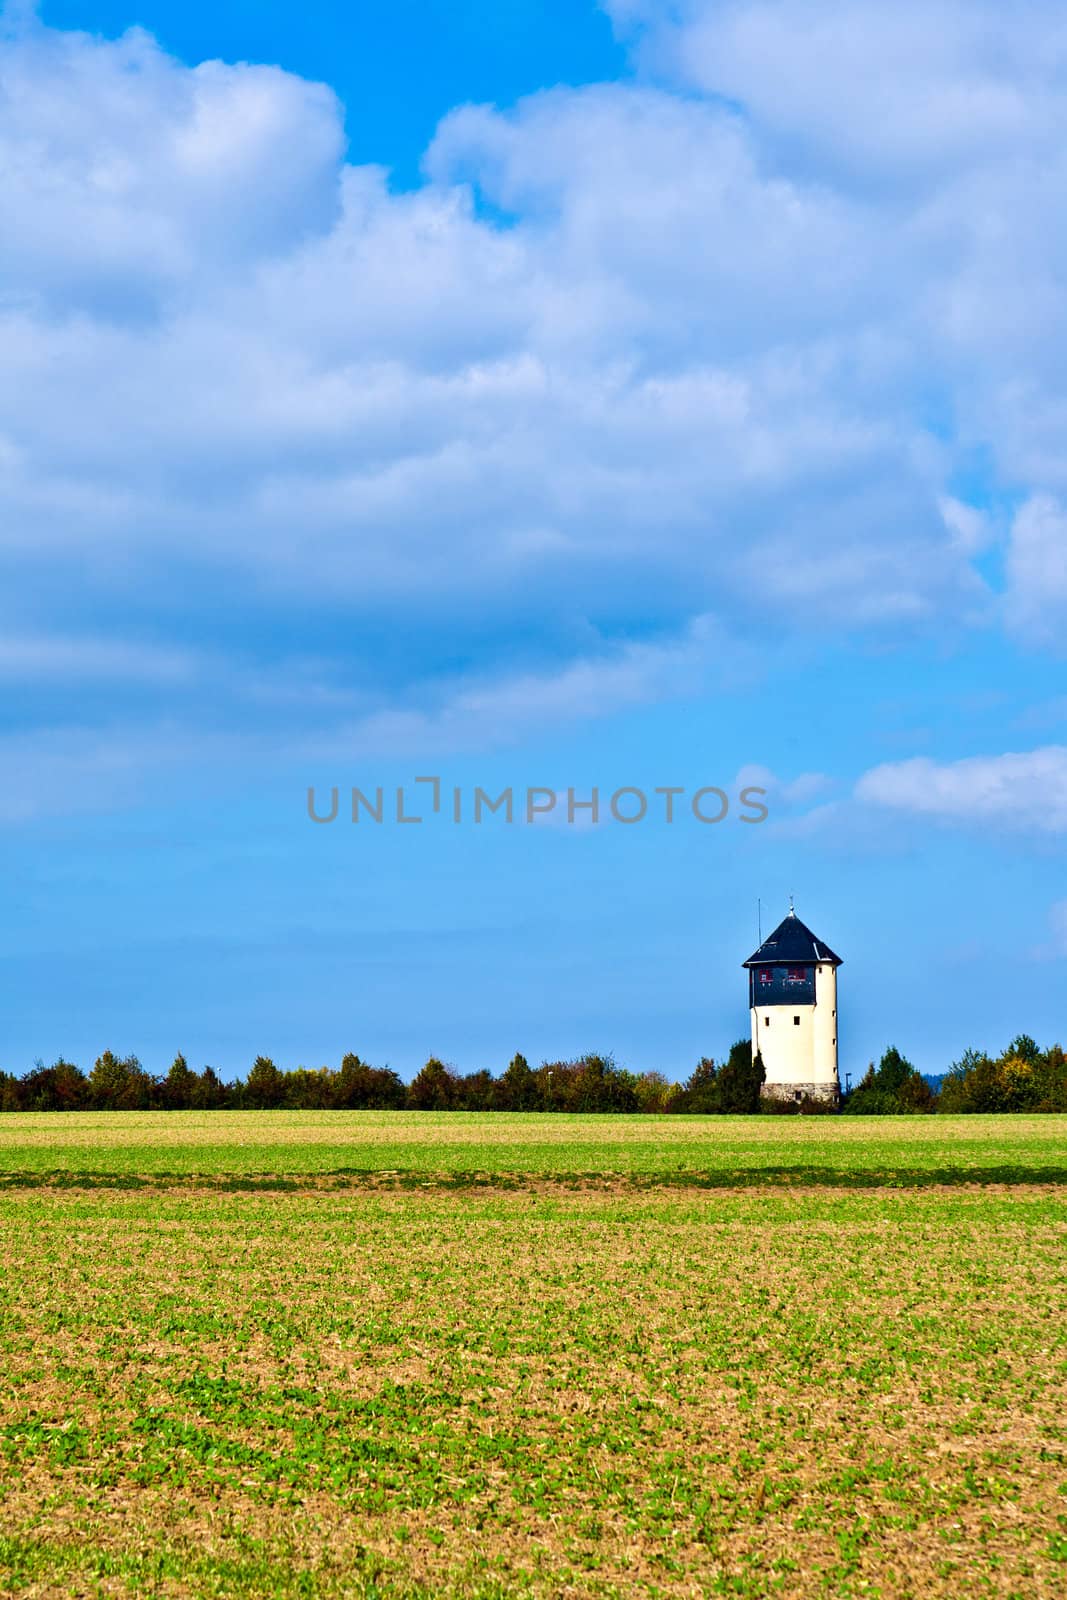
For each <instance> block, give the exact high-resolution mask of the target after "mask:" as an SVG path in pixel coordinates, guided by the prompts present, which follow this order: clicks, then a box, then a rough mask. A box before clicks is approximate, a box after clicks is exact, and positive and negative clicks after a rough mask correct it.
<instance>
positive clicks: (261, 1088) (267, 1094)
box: [244, 1056, 285, 1111]
mask: <svg viewBox="0 0 1067 1600" xmlns="http://www.w3.org/2000/svg"><path fill="white" fill-rule="evenodd" d="M284 1099H285V1077H284V1075H283V1074H282V1073H281V1072H279V1071H278V1068H277V1067H276V1066H275V1065H274V1062H273V1061H272V1060H271V1058H270V1056H257V1057H256V1059H255V1060H254V1061H253V1063H252V1070H251V1072H250V1073H249V1074H248V1081H247V1082H246V1084H245V1089H244V1102H245V1105H247V1106H251V1107H252V1109H253V1110H261V1111H269V1110H272V1109H273V1108H274V1107H275V1106H280V1105H281V1103H282V1101H283V1100H284Z"/></svg>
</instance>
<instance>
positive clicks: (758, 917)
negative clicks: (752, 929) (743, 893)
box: [756, 895, 763, 948]
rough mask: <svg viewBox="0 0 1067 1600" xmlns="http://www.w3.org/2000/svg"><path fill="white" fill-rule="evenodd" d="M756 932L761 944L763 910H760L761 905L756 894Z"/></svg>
mask: <svg viewBox="0 0 1067 1600" xmlns="http://www.w3.org/2000/svg"><path fill="white" fill-rule="evenodd" d="M756 932H757V934H758V935H759V942H760V944H762V943H763V911H762V907H761V904H760V900H759V896H758V895H757V897H756ZM757 948H758V946H757Z"/></svg>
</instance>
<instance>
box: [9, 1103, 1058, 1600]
mask: <svg viewBox="0 0 1067 1600" xmlns="http://www.w3.org/2000/svg"><path fill="white" fill-rule="evenodd" d="M479 1136H480V1139H481V1141H482V1142H479ZM49 1138H50V1140H51V1142H50V1143H49V1142H48V1141H49ZM957 1163H958V1169H957ZM1064 1168H1067V1119H1062V1118H1061V1119H1056V1118H1051V1117H1050V1118H1038V1117H1035V1118H1004V1119H998V1118H973V1119H961V1120H960V1121H959V1122H955V1121H952V1122H949V1121H948V1120H947V1119H944V1120H943V1119H913V1120H908V1119H901V1120H899V1121H896V1120H894V1121H893V1122H891V1123H886V1124H882V1123H875V1122H873V1121H872V1122H864V1121H857V1123H855V1124H850V1123H847V1122H845V1121H844V1119H842V1120H833V1121H830V1120H824V1119H812V1120H811V1121H807V1122H803V1123H798V1122H794V1121H779V1120H777V1119H767V1120H766V1122H764V1121H762V1120H761V1121H758V1122H749V1121H747V1120H746V1121H744V1122H742V1121H740V1119H738V1120H727V1119H723V1120H721V1121H713V1120H710V1119H709V1120H704V1119H678V1120H677V1122H675V1121H669V1122H665V1121H654V1120H647V1121H646V1120H644V1119H634V1118H626V1119H622V1118H620V1119H612V1118H575V1119H563V1118H552V1119H547V1118H541V1119H538V1118H521V1117H514V1118H492V1119H482V1118H476V1117H468V1118H458V1117H453V1118H450V1117H437V1116H433V1115H428V1116H420V1117H412V1116H399V1117H393V1116H389V1115H384V1114H383V1115H372V1114H339V1115H337V1114H329V1113H324V1114H318V1115H317V1114H315V1113H292V1114H288V1113H280V1114H279V1113H264V1114H258V1115H257V1114H238V1115H234V1114H227V1113H219V1114H215V1115H206V1116H197V1115H194V1114H189V1115H183V1114H177V1115H175V1116H163V1117H152V1116H147V1115H146V1116H144V1117H142V1116H139V1115H122V1114H118V1115H114V1116H101V1117H93V1116H84V1117H77V1118H67V1119H64V1118H61V1117H49V1118H45V1117H5V1118H3V1119H0V1171H3V1173H4V1174H5V1175H6V1180H5V1187H4V1188H3V1190H2V1192H0V1374H2V1383H3V1404H2V1407H0V1493H2V1494H3V1500H4V1506H5V1514H4V1519H3V1525H2V1526H3V1531H2V1534H0V1592H3V1593H4V1594H18V1595H26V1596H38V1595H40V1596H44V1595H49V1596H51V1595H57V1596H58V1595H95V1594H100V1595H129V1596H133V1595H137V1596H140V1595H146V1594H147V1595H160V1596H164V1595H174V1596H179V1595H190V1596H192V1595H195V1596H201V1595H204V1596H207V1595H218V1596H227V1597H229V1596H261V1595H264V1596H279V1597H282V1596H290V1595H292V1596H316V1597H317V1596H322V1597H331V1596H341V1595H360V1596H367V1597H373V1596H378V1597H381V1600H393V1597H396V1600H399V1597H401V1596H411V1597H415V1596H423V1597H427V1600H428V1597H430V1596H435V1597H436V1596H455V1597H475V1596H478V1597H485V1600H488V1597H491V1596H510V1595H525V1594H530V1595H539V1596H546V1597H548V1596H553V1597H554V1596H559V1595H564V1594H571V1595H579V1596H585V1595H589V1596H598V1595H603V1596H609V1595H618V1596H629V1595H669V1596H702V1595H707V1594H713V1595H714V1594H724V1595H734V1596H750V1597H756V1596H772V1595H782V1596H788V1597H794V1596H800V1597H808V1596H811V1597H816V1596H834V1597H838V1596H840V1597H846V1596H848V1597H856V1600H859V1597H870V1596H882V1597H886V1600H888V1597H892V1600H905V1597H908V1596H915V1597H916V1600H919V1597H920V1596H921V1597H925V1596H935V1597H939V1596H944V1597H946V1600H948V1597H952V1600H956V1597H958V1596H959V1595H961V1594H963V1593H967V1594H968V1595H969V1596H974V1597H982V1596H997V1597H1000V1596H1004V1597H1008V1596H1018V1597H1019V1600H1032V1597H1043V1596H1048V1597H1050V1600H1051V1597H1053V1596H1057V1595H1060V1594H1062V1593H1063V1592H1064V1587H1065V1584H1067V1440H1065V1437H1064V1434H1065V1418H1064V1406H1063V1393H1064V1382H1065V1378H1067V1318H1065V1316H1064V1309H1065V1306H1064V1301H1065V1295H1064V1289H1065V1281H1067V1252H1065V1249H1064V1245H1065V1241H1067V1190H1065V1189H1064V1188H1062V1187H1060V1186H1059V1183H1058V1182H1057V1180H1056V1178H1055V1174H1056V1173H1057V1172H1059V1173H1062V1172H1063V1169H1064ZM957 1170H958V1172H959V1173H960V1174H962V1175H963V1177H964V1179H965V1181H963V1182H945V1181H942V1179H941V1176H940V1175H941V1174H944V1173H946V1172H949V1173H953V1172H956V1171H957ZM813 1174H814V1176H813ZM1005 1174H1011V1175H1012V1176H1010V1177H1008V1176H1005ZM909 1175H910V1176H909ZM1061 1181H1062V1180H1061Z"/></svg>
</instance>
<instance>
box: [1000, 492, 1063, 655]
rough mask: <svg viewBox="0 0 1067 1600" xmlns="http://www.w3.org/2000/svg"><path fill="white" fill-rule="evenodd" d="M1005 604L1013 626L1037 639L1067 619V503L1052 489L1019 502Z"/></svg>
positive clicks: (1058, 628) (1059, 632) (1052, 633)
mask: <svg viewBox="0 0 1067 1600" xmlns="http://www.w3.org/2000/svg"><path fill="white" fill-rule="evenodd" d="M1008 584H1009V588H1008V604H1009V611H1010V615H1011V618H1012V621H1013V622H1014V624H1015V626H1016V627H1017V628H1018V629H1020V630H1021V631H1032V632H1033V633H1035V634H1036V635H1037V637H1038V638H1039V639H1044V638H1049V637H1053V636H1055V635H1058V636H1059V638H1061V639H1062V637H1063V630H1064V627H1065V625H1067V508H1065V507H1064V505H1063V503H1062V502H1061V501H1059V500H1057V499H1055V498H1054V497H1053V496H1052V495H1048V494H1041V495H1033V496H1031V498H1030V499H1029V500H1027V501H1026V502H1025V504H1023V505H1022V506H1020V508H1019V510H1018V511H1017V513H1016V515H1015V517H1014V519H1013V521H1012V525H1011V536H1010V540H1009V546H1008Z"/></svg>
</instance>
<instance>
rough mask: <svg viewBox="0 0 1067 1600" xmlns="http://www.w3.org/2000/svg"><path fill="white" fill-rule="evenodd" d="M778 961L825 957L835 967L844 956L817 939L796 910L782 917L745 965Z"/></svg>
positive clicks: (817, 959)
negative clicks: (836, 954)
mask: <svg viewBox="0 0 1067 1600" xmlns="http://www.w3.org/2000/svg"><path fill="white" fill-rule="evenodd" d="M778 961H793V962H796V963H797V964H798V965H799V964H802V963H806V962H809V961H815V962H820V961H821V962H824V963H828V964H829V965H830V966H831V967H839V966H840V965H841V957H840V956H835V955H834V953H833V951H832V950H831V949H830V946H829V945H828V944H823V942H822V940H821V939H816V937H815V935H814V934H813V933H812V931H811V929H810V928H807V927H805V925H804V924H803V922H801V920H800V918H799V917H798V916H797V914H796V912H795V911H793V910H790V912H789V915H788V916H787V917H784V918H783V919H782V921H781V922H780V923H779V924H778V926H777V928H775V930H774V932H773V933H771V934H768V936H767V938H766V939H764V941H763V943H762V944H761V945H760V947H759V949H758V950H757V951H756V953H755V955H751V956H749V958H748V960H747V961H743V962H742V963H741V965H742V966H743V967H769V966H771V965H772V964H773V963H774V962H778Z"/></svg>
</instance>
